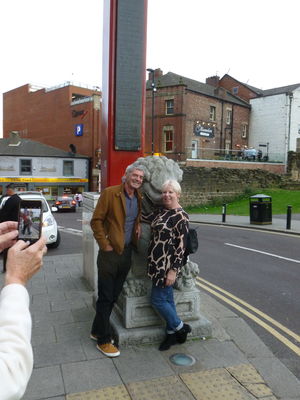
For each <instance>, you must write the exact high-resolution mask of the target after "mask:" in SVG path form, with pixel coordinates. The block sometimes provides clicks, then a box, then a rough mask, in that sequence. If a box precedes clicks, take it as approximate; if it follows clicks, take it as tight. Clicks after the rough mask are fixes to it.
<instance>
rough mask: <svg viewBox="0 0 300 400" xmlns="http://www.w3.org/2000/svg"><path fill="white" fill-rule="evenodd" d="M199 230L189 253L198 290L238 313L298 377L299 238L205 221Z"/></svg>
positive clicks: (299, 333)
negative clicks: (194, 249)
mask: <svg viewBox="0 0 300 400" xmlns="http://www.w3.org/2000/svg"><path fill="white" fill-rule="evenodd" d="M198 236H199V238H200V246H199V249H198V251H197V253H196V254H195V255H192V256H191V259H192V260H193V261H195V262H197V263H198V265H199V268H200V274H199V278H200V279H199V280H198V283H199V285H201V286H200V288H201V290H205V291H206V292H208V293H210V294H213V296H214V297H216V298H217V300H218V301H221V302H222V303H223V304H225V305H226V306H227V307H228V306H229V308H231V309H232V310H233V311H234V312H235V313H237V314H239V315H241V316H242V317H243V318H244V319H245V320H246V321H247V323H249V324H250V326H251V327H252V328H253V329H254V331H255V332H256V333H257V334H258V335H259V336H260V337H261V339H262V340H263V341H264V342H265V343H266V344H267V345H268V346H269V347H270V348H271V350H272V352H273V353H274V354H276V356H277V357H278V358H279V359H281V361H282V362H283V363H284V364H286V365H287V366H288V368H289V369H290V370H291V371H292V372H293V373H294V374H295V375H296V376H297V377H298V378H300V343H299V342H300V336H299V335H300V318H299V313H300V246H299V244H300V241H299V240H300V238H299V237H298V236H293V235H284V234H278V233H272V232H262V231H259V230H254V229H253V230H252V229H240V228H232V227H228V226H227V227H226V226H224V227H223V226H222V227H220V226H218V227H216V226H207V225H199V228H198ZM212 285H215V286H217V288H216V287H215V286H212ZM224 291H226V292H224ZM233 296H234V297H233Z"/></svg>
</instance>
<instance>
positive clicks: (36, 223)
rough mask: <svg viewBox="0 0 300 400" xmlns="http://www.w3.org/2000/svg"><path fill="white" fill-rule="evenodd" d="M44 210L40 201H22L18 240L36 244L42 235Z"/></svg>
mask: <svg viewBox="0 0 300 400" xmlns="http://www.w3.org/2000/svg"><path fill="white" fill-rule="evenodd" d="M42 223H43V209H42V202H41V201H40V200H21V202H20V205H19V218H18V231H19V234H18V239H21V240H24V241H29V242H30V243H35V242H36V241H38V240H39V238H40V237H41V233H42Z"/></svg>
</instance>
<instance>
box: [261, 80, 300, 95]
mask: <svg viewBox="0 0 300 400" xmlns="http://www.w3.org/2000/svg"><path fill="white" fill-rule="evenodd" d="M297 88H300V83H295V84H294V85H288V86H281V87H278V88H274V89H267V90H263V91H262V92H263V94H262V95H263V96H274V95H276V94H284V93H289V92H293V91H294V90H295V89H297Z"/></svg>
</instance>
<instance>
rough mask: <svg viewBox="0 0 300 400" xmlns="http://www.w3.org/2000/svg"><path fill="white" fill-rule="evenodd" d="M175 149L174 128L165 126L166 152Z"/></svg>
mask: <svg viewBox="0 0 300 400" xmlns="http://www.w3.org/2000/svg"><path fill="white" fill-rule="evenodd" d="M173 149H174V130H173V129H172V128H170V127H168V128H164V152H165V153H168V152H171V151H173Z"/></svg>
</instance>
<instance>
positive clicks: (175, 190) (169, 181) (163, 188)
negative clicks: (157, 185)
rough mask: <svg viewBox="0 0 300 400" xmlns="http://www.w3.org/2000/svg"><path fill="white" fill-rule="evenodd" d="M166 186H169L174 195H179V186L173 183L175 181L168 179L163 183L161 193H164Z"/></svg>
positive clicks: (175, 182)
mask: <svg viewBox="0 0 300 400" xmlns="http://www.w3.org/2000/svg"><path fill="white" fill-rule="evenodd" d="M168 186H171V188H172V189H173V190H174V192H175V193H176V194H178V195H179V194H181V186H180V184H179V183H178V182H177V181H175V179H168V180H167V181H165V182H164V183H163V185H162V187H161V189H162V191H164V190H165V189H166V188H167V187H168Z"/></svg>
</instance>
